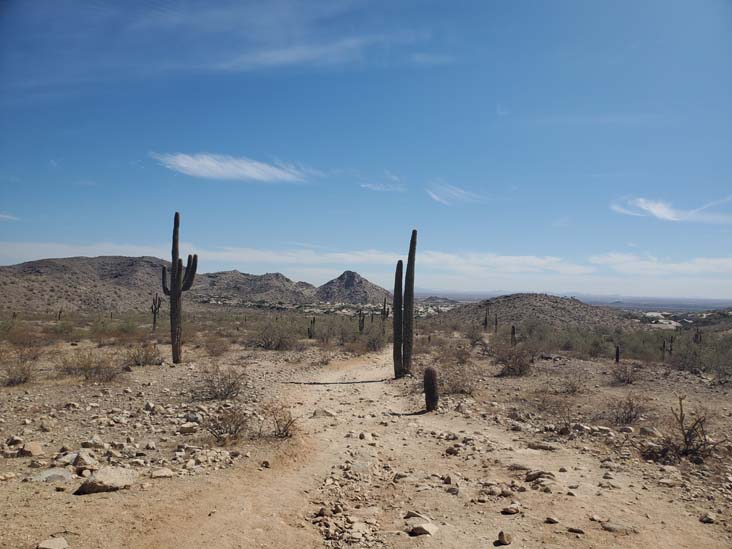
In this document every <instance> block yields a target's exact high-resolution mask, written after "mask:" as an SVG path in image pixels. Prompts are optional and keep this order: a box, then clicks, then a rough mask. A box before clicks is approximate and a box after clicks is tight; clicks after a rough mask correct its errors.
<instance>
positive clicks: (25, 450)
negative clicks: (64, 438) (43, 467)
mask: <svg viewBox="0 0 732 549" xmlns="http://www.w3.org/2000/svg"><path fill="white" fill-rule="evenodd" d="M18 455H19V456H21V457H37V456H42V455H43V445H42V444H41V443H40V442H36V441H31V442H26V443H25V444H23V447H22V448H21V449H20V452H18Z"/></svg>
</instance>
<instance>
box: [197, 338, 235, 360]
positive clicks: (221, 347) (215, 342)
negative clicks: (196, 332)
mask: <svg viewBox="0 0 732 549" xmlns="http://www.w3.org/2000/svg"><path fill="white" fill-rule="evenodd" d="M230 347H231V342H230V341H229V340H228V339H227V338H225V337H222V336H219V335H210V336H207V337H206V338H205V339H204V340H203V348H204V349H206V352H207V353H208V356H211V357H220V356H221V355H223V354H224V353H226V351H228V350H229V348H230Z"/></svg>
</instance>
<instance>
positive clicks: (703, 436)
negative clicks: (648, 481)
mask: <svg viewBox="0 0 732 549" xmlns="http://www.w3.org/2000/svg"><path fill="white" fill-rule="evenodd" d="M678 399H679V404H678V408H672V409H671V413H672V415H673V421H672V423H673V427H672V428H671V430H670V432H669V433H668V434H666V435H665V436H664V437H663V438H662V439H661V441H660V443H658V444H656V443H653V444H645V445H642V446H641V454H642V455H643V457H644V458H645V459H650V460H653V461H659V462H662V463H676V462H678V461H680V460H681V459H683V458H686V459H688V460H689V461H691V462H692V463H703V461H704V460H705V459H706V458H708V457H710V456H711V455H712V454H713V452H714V450H715V449H716V448H717V447H718V446H720V445H721V444H723V443H726V442H727V439H726V438H724V439H721V440H714V439H713V438H711V437H710V436H709V434H708V432H707V421H708V416H707V414H706V413H705V412H704V411H697V412H696V413H692V414H691V415H692V416H693V417H692V418H689V416H688V415H687V413H686V410H684V401H685V399H686V397H685V396H679V397H678Z"/></svg>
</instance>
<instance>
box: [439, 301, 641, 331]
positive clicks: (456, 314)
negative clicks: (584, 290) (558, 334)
mask: <svg viewBox="0 0 732 549" xmlns="http://www.w3.org/2000/svg"><path fill="white" fill-rule="evenodd" d="M486 311H488V316H489V323H490V325H491V326H492V325H493V323H494V322H495V318H496V315H497V316H498V322H499V324H500V325H506V324H523V323H525V322H529V321H537V322H539V323H541V324H545V325H549V326H584V327H588V328H591V327H601V326H602V327H608V326H609V327H615V326H624V325H628V324H630V323H631V322H632V319H630V318H629V316H628V315H627V314H626V313H624V312H622V311H618V310H616V309H611V308H609V307H598V306H595V305H588V304H587V303H583V302H582V301H580V300H578V299H574V298H568V297H557V296H553V295H547V294H511V295H503V296H499V297H494V298H493V299H486V300H484V301H480V302H477V303H469V304H466V305H461V306H459V307H456V308H454V309H452V310H450V311H448V312H445V313H443V314H444V315H445V316H444V318H445V319H446V320H456V321H460V322H475V323H476V324H477V323H481V322H483V320H484V318H485V313H486Z"/></svg>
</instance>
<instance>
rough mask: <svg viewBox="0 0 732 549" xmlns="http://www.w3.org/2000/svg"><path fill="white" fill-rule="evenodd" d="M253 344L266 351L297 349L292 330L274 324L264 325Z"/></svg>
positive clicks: (282, 325) (288, 327)
mask: <svg viewBox="0 0 732 549" xmlns="http://www.w3.org/2000/svg"><path fill="white" fill-rule="evenodd" d="M254 343H255V345H256V346H258V347H261V348H262V349H265V350H268V351H291V350H293V349H296V348H297V347H298V345H297V343H298V341H297V339H296V338H295V336H294V335H293V330H292V328H291V327H290V326H285V325H284V324H280V323H276V322H268V323H266V324H264V325H263V326H262V327H261V328H260V329H259V332H258V333H257V335H256V337H255V340H254Z"/></svg>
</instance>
